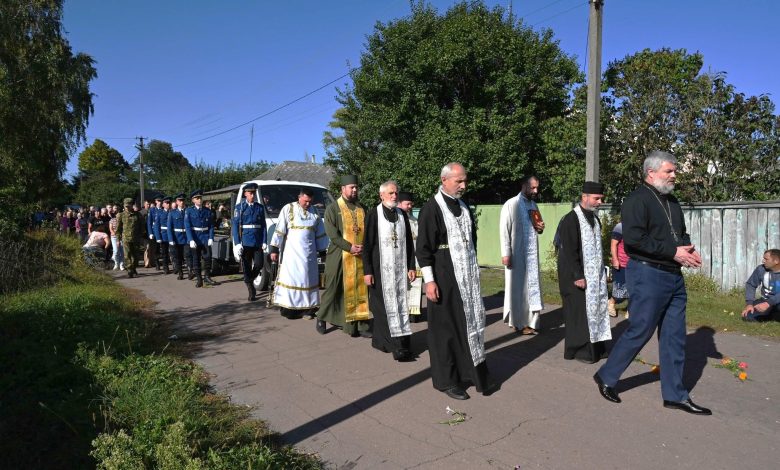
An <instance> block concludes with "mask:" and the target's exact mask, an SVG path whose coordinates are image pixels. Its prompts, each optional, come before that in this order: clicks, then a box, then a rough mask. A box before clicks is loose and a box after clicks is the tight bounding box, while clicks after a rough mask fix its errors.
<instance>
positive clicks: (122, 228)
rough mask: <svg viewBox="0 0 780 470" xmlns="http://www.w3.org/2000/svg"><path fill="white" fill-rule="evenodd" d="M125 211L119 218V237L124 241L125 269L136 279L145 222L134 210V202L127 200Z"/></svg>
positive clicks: (125, 201) (117, 228)
mask: <svg viewBox="0 0 780 470" xmlns="http://www.w3.org/2000/svg"><path fill="white" fill-rule="evenodd" d="M124 206H125V210H124V211H123V212H122V213H121V214H119V215H118V216H117V219H118V222H117V226H116V234H117V237H118V238H120V239H121V240H122V245H124V250H125V267H126V268H127V275H128V277H131V278H133V277H136V276H137V275H138V272H137V271H136V270H135V267H136V261H137V256H138V253H139V249H140V244H141V243H143V230H144V226H143V225H144V221H143V217H142V216H141V214H139V213H138V212H137V211H135V210H133V200H132V199H130V198H129V197H128V198H125V200H124Z"/></svg>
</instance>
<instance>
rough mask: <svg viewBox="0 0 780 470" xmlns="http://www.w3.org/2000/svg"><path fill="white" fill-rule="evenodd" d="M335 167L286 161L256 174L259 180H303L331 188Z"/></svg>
mask: <svg viewBox="0 0 780 470" xmlns="http://www.w3.org/2000/svg"><path fill="white" fill-rule="evenodd" d="M335 176H336V172H335V171H333V168H331V167H329V166H326V165H321V164H319V163H309V162H295V161H286V162H283V163H280V164H279V165H276V166H274V167H273V168H271V169H270V170H268V171H266V172H265V173H263V174H261V175H259V176H256V177H255V179H257V180H275V181H301V182H304V183H313V184H319V185H320V186H324V187H326V188H330V183H331V181H333V178H335Z"/></svg>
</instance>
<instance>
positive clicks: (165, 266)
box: [163, 263, 171, 274]
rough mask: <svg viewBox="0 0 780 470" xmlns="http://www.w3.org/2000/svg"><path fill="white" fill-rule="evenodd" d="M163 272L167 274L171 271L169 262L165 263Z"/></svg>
mask: <svg viewBox="0 0 780 470" xmlns="http://www.w3.org/2000/svg"><path fill="white" fill-rule="evenodd" d="M163 272H164V273H165V274H170V273H171V270H170V269H168V264H167V263H166V264H164V265H163Z"/></svg>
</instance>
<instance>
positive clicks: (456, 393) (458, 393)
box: [444, 387, 471, 400]
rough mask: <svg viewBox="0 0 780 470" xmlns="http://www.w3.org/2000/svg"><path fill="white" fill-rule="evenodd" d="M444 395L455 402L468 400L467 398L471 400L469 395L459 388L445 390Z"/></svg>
mask: <svg viewBox="0 0 780 470" xmlns="http://www.w3.org/2000/svg"><path fill="white" fill-rule="evenodd" d="M444 394H445V395H447V396H448V397H450V398H453V399H455V400H468V399H469V398H471V397H470V396H469V394H468V393H466V391H465V390H463V389H462V388H460V387H452V388H448V389H447V390H445V391H444Z"/></svg>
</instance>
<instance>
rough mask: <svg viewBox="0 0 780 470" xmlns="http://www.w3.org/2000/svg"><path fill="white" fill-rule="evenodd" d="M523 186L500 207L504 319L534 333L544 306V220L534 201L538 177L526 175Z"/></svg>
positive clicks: (527, 333)
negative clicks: (541, 262) (541, 239)
mask: <svg viewBox="0 0 780 470" xmlns="http://www.w3.org/2000/svg"><path fill="white" fill-rule="evenodd" d="M520 187H521V190H520V193H519V194H518V195H517V196H515V197H513V198H511V199H510V200H508V201H507V202H506V203H505V204H504V207H502V208H501V220H500V222H499V238H500V242H501V262H502V264H503V265H504V278H505V286H504V322H505V323H507V324H508V325H509V327H510V328H512V329H514V330H515V331H520V332H521V333H522V334H524V335H534V334H536V333H537V331H538V329H539V312H541V310H542V309H543V308H544V304H543V303H542V289H541V284H540V282H539V277H540V268H539V238H538V234H541V233H542V231H544V221H542V218H541V215H540V213H539V208H538V207H537V205H536V202H535V201H534V199H536V195H537V194H538V192H539V179H538V178H537V177H535V176H527V177H524V178H523V179H522V180H521V186H520Z"/></svg>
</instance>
